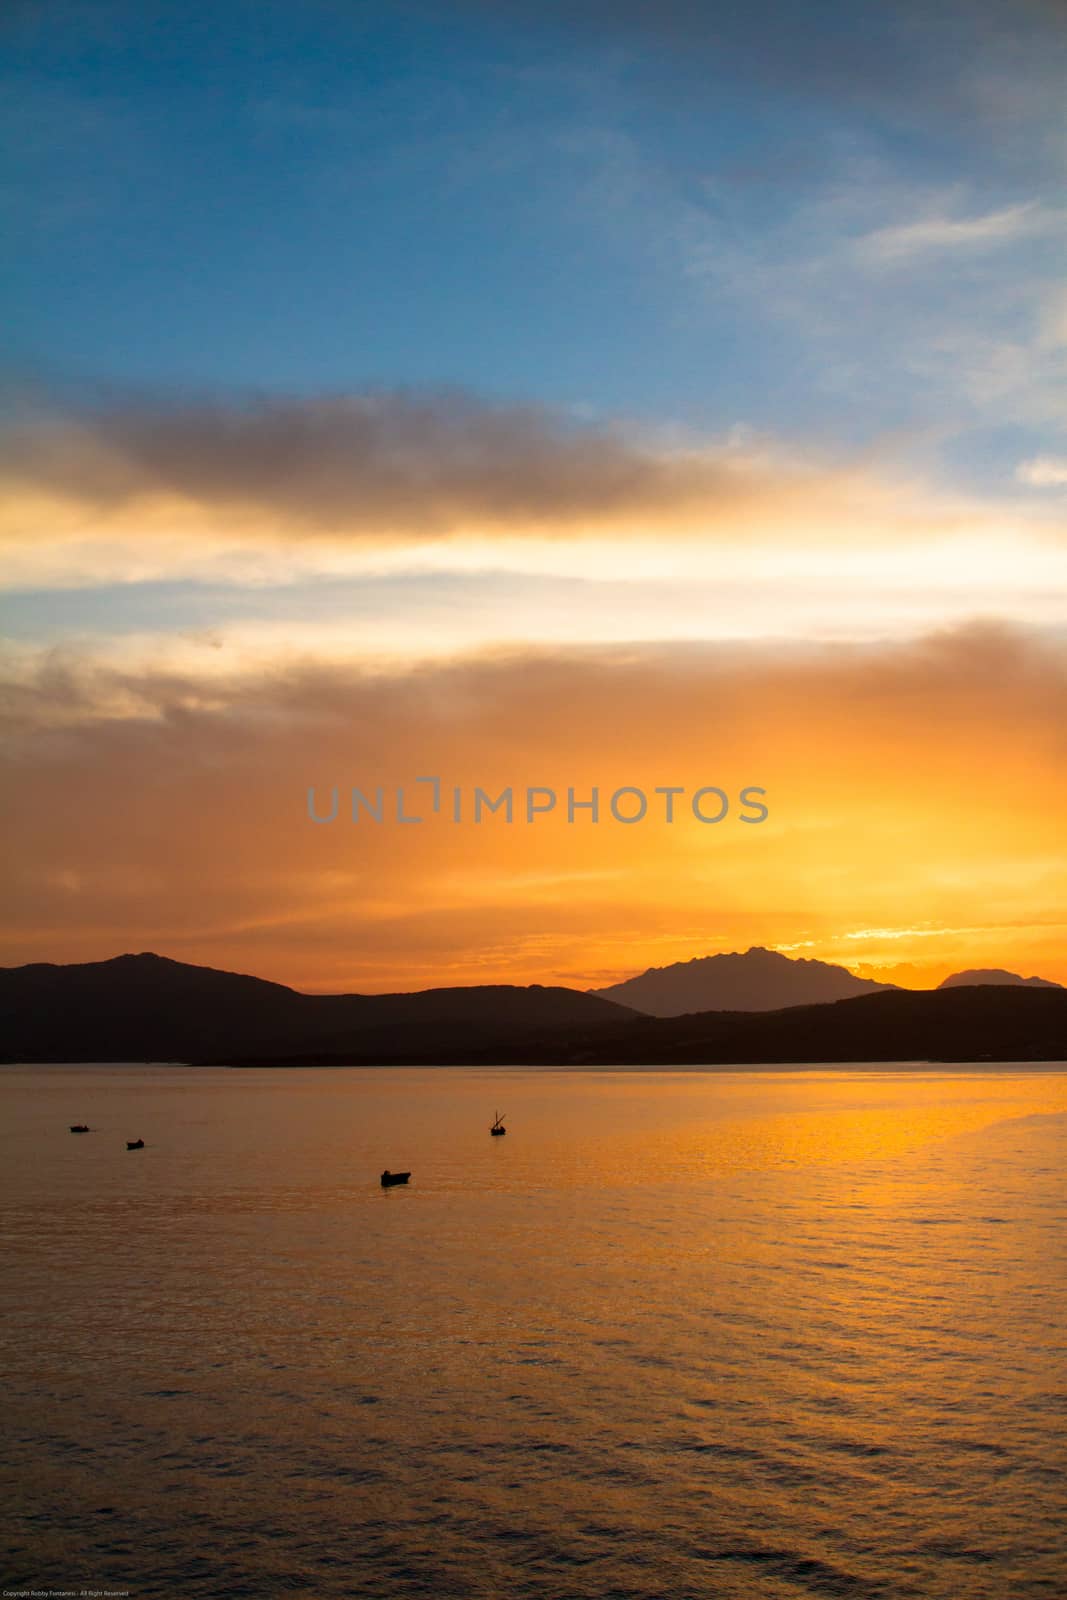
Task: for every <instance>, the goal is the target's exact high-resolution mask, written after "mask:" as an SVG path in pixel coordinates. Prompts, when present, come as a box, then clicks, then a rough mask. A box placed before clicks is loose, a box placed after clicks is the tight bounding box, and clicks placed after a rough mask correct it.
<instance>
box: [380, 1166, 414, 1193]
mask: <svg viewBox="0 0 1067 1600" xmlns="http://www.w3.org/2000/svg"><path fill="white" fill-rule="evenodd" d="M410 1177H411V1173H410V1172H390V1171H389V1168H388V1167H386V1169H385V1171H384V1172H383V1173H382V1188H383V1189H392V1188H393V1187H394V1186H395V1185H396V1184H398V1183H407V1181H408V1179H409V1178H410Z"/></svg>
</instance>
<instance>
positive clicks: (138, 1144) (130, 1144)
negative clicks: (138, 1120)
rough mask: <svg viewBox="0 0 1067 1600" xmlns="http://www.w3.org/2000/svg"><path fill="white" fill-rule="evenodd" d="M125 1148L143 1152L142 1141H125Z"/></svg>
mask: <svg viewBox="0 0 1067 1600" xmlns="http://www.w3.org/2000/svg"><path fill="white" fill-rule="evenodd" d="M126 1148H127V1150H143V1149H144V1140H143V1139H127V1140H126Z"/></svg>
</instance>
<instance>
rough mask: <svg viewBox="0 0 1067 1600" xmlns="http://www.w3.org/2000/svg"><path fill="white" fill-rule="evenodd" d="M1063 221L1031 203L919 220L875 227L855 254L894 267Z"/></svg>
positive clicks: (991, 244)
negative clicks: (965, 214)
mask: <svg viewBox="0 0 1067 1600" xmlns="http://www.w3.org/2000/svg"><path fill="white" fill-rule="evenodd" d="M1062 225H1063V218H1062V216H1057V215H1055V214H1054V213H1051V212H1048V211H1047V210H1045V209H1044V208H1043V207H1042V206H1040V205H1039V204H1037V203H1036V202H1035V201H1029V202H1026V203H1025V204H1022V205H1015V206H1007V207H1005V208H1004V209H1003V210H1001V211H990V212H987V213H985V215H983V216H977V217H949V216H931V217H923V218H921V219H920V220H919V221H917V222H905V223H896V224H894V225H893V226H891V227H887V228H877V229H875V231H874V232H873V233H868V234H865V235H864V236H863V237H862V238H861V239H859V240H857V243H856V250H857V254H858V255H859V256H860V257H861V259H862V260H864V261H866V262H869V263H871V264H873V265H876V266H898V265H901V264H907V263H910V262H912V261H914V260H916V258H918V257H920V256H924V255H935V254H944V253H952V252H962V251H974V250H990V249H995V248H997V247H998V246H999V245H1004V244H1011V243H1013V242H1014V241H1015V240H1017V239H1021V238H1025V237H1027V236H1029V235H1032V234H1036V233H1041V232H1044V231H1046V230H1050V229H1052V228H1055V227H1062Z"/></svg>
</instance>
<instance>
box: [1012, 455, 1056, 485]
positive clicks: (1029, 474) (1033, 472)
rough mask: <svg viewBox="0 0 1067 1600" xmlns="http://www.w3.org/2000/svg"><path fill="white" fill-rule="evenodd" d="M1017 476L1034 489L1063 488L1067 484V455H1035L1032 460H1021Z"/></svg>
mask: <svg viewBox="0 0 1067 1600" xmlns="http://www.w3.org/2000/svg"><path fill="white" fill-rule="evenodd" d="M1015 476H1016V477H1017V478H1018V480H1019V482H1020V483H1026V484H1029V485H1030V487H1031V488H1032V489H1059V488H1062V487H1063V485H1064V484H1067V456H1035V457H1034V458H1033V460H1032V461H1020V463H1019V465H1018V466H1017V467H1016V469H1015Z"/></svg>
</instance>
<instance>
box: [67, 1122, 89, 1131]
mask: <svg viewBox="0 0 1067 1600" xmlns="http://www.w3.org/2000/svg"><path fill="white" fill-rule="evenodd" d="M70 1131H71V1133H90V1132H91V1131H92V1130H91V1129H90V1127H89V1124H88V1123H87V1122H72V1123H71V1125H70Z"/></svg>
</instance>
